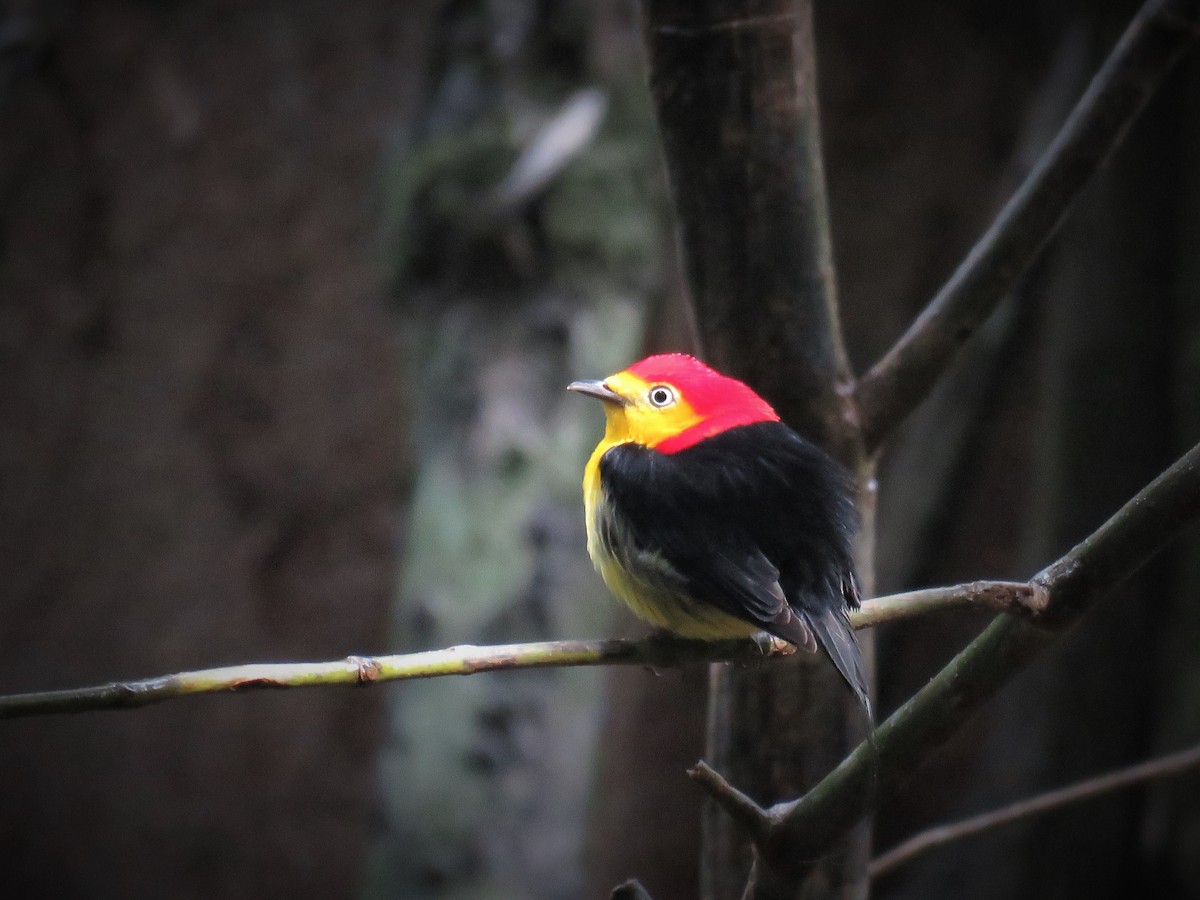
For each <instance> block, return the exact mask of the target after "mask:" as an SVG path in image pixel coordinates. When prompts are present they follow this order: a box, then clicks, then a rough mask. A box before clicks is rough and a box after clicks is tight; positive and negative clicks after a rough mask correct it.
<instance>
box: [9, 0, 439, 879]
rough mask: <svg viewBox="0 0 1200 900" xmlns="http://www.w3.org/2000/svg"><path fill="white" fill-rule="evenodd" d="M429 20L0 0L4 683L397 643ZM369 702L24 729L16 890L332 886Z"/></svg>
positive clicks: (369, 758) (363, 814) (237, 7)
mask: <svg viewBox="0 0 1200 900" xmlns="http://www.w3.org/2000/svg"><path fill="white" fill-rule="evenodd" d="M22 7H23V8H24V12H21V11H20V9H21V8H22ZM415 18H416V16H415V15H414V13H413V12H411V11H408V10H406V9H404V8H403V7H397V6H395V5H394V4H391V3H380V2H369V3H364V4H356V5H355V6H354V7H353V9H350V8H343V7H338V6H335V5H331V4H323V3H314V2H306V3H297V4H286V3H282V4H281V3H265V2H264V3H253V4H239V3H217V2H200V3H188V4H144V3H125V2H118V3H86V2H85V3H79V4H59V3H47V4H16V5H13V4H8V5H7V6H6V7H4V11H3V12H0V33H3V34H4V35H5V38H6V40H9V39H11V41H10V43H8V44H6V47H5V56H4V59H3V63H4V65H5V68H4V69H3V70H0V134H2V135H3V140H2V141H0V197H2V198H3V200H2V201H0V370H2V376H0V380H2V381H3V384H4V389H3V391H0V482H2V483H3V485H4V489H3V491H2V492H0V603H2V604H3V611H2V612H0V619H2V620H3V622H4V627H3V628H2V629H0V684H2V685H3V688H4V690H6V691H16V690H21V689H32V688H49V687H56V686H62V687H66V686H75V685H79V684H84V683H89V682H99V681H105V680H109V679H112V678H116V677H123V676H143V675H150V674H154V673H159V672H169V671H173V670H177V669H180V668H186V667H192V666H200V665H211V664H219V663H223V662H228V663H233V662H242V661H244V660H247V659H250V660H254V659H288V658H306V657H311V658H321V657H337V656H342V655H345V654H347V653H351V652H369V651H381V650H383V649H385V648H386V636H387V629H386V621H387V609H388V604H389V600H390V597H391V594H392V572H393V570H394V566H395V552H396V548H395V539H394V526H393V520H394V517H395V514H396V505H397V497H396V495H395V487H394V485H395V473H396V472H397V468H398V466H399V465H400V461H401V456H400V442H399V440H398V437H399V435H398V431H399V429H398V423H399V422H400V420H401V411H400V398H399V396H398V391H397V388H396V377H395V376H396V371H397V366H396V358H395V353H394V347H393V340H392V337H391V323H390V321H389V318H388V315H387V313H386V309H385V306H384V303H383V296H384V290H383V283H382V272H383V269H382V267H381V266H380V265H379V264H378V260H377V259H376V258H375V257H374V254H373V248H374V247H375V246H376V241H375V238H376V235H377V229H378V221H377V216H376V211H377V210H378V204H377V203H376V202H375V200H374V198H375V197H376V196H377V195H378V189H379V186H378V183H377V181H376V177H377V175H378V173H379V172H380V170H381V166H380V162H381V159H382V157H383V154H384V151H385V149H386V140H387V138H388V135H389V132H390V130H391V128H392V127H393V123H394V122H395V120H396V117H397V116H398V115H399V114H400V113H401V112H402V111H403V109H404V107H405V104H406V102H407V95H406V92H405V91H404V90H402V89H400V87H399V86H401V85H403V84H405V83H406V82H408V80H409V79H408V78H407V77H406V72H405V60H406V59H407V58H408V57H409V55H410V52H409V51H410V50H411V48H412V44H413V43H415V42H416V41H417V40H418V39H419V34H418V32H417V31H416V30H415V29H413V28H412V27H411V25H412V23H413V21H414V20H415ZM381 699H382V696H381V695H380V694H377V693H374V692H370V693H362V694H358V695H355V696H348V695H346V694H345V693H344V692H330V693H308V692H303V693H298V694H296V693H292V694H288V695H279V696H264V695H259V696H254V697H244V698H241V699H234V700H232V702H231V698H227V697H226V698H214V699H212V700H197V701H188V702H182V703H178V704H169V705H165V706H162V707H154V708H152V709H146V710H143V711H140V712H138V713H136V714H131V715H128V716H102V717H92V716H80V717H72V718H65V719H47V720H40V721H32V720H31V721H28V722H23V723H13V725H12V727H11V728H10V729H9V734H8V735H7V738H6V740H4V741H3V742H2V743H0V797H3V798H4V800H3V807H4V816H3V817H2V821H0V848H2V850H0V856H3V859H4V860H5V863H4V865H3V867H0V887H2V888H3V892H4V893H5V894H6V895H8V896H58V897H76V896H86V897H139V896H142V897H148V896H171V897H183V898H186V897H251V896H293V897H328V896H346V895H348V894H350V893H352V892H353V890H354V886H355V885H356V884H357V882H358V880H359V877H360V866H361V860H362V854H363V845H364V842H365V838H366V834H367V829H368V823H369V820H370V816H369V811H370V810H371V808H372V805H373V784H374V777H373V774H374V766H375V758H374V750H375V748H376V746H377V742H378V738H379V735H380V724H381V711H382V709H381V704H380V701H381Z"/></svg>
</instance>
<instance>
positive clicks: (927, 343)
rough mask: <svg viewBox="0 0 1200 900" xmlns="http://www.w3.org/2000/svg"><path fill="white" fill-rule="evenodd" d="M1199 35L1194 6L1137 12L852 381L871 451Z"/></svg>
mask: <svg viewBox="0 0 1200 900" xmlns="http://www.w3.org/2000/svg"><path fill="white" fill-rule="evenodd" d="M1197 34H1200V2H1197V0H1149V2H1148V3H1146V4H1145V6H1143V7H1142V9H1141V11H1140V12H1139V13H1138V14H1137V16H1136V17H1135V18H1134V20H1133V22H1132V23H1130V25H1129V28H1128V29H1126V31H1125V34H1124V35H1123V36H1122V37H1121V40H1120V41H1119V42H1118V43H1117V46H1116V47H1115V48H1114V49H1113V51H1112V53H1111V54H1110V56H1109V58H1108V59H1107V61H1106V62H1105V63H1104V65H1103V67H1101V69H1100V71H1099V72H1097V73H1096V76H1095V78H1093V79H1092V83H1091V84H1090V85H1089V86H1088V89H1087V91H1086V92H1084V95H1083V97H1081V98H1080V100H1079V103H1078V104H1077V105H1076V106H1075V109H1074V110H1072V112H1071V114H1070V116H1068V117H1067V121H1066V122H1065V123H1064V124H1063V127H1062V129H1061V130H1060V131H1059V133H1058V135H1057V136H1056V137H1055V138H1054V141H1053V142H1052V143H1051V145H1050V147H1049V149H1048V150H1047V151H1046V153H1045V154H1044V155H1043V157H1042V158H1041V159H1040V160H1039V161H1038V164H1037V165H1036V166H1035V167H1034V169H1033V171H1032V172H1031V173H1030V174H1029V177H1028V178H1027V179H1026V180H1025V183H1024V184H1022V185H1021V187H1020V188H1019V189H1018V190H1017V192H1016V193H1015V194H1014V195H1013V196H1012V199H1010V200H1009V201H1008V203H1007V204H1006V205H1005V206H1004V208H1003V209H1002V210H1001V211H1000V213H999V215H997V216H996V219H995V221H994V222H992V224H991V226H990V227H989V228H988V230H987V231H986V232H985V233H984V235H983V236H982V237H981V238H980V239H979V242H978V243H977V244H976V245H975V246H974V247H973V248H972V249H971V252H970V253H969V254H967V257H966V259H964V260H963V262H962V264H961V265H960V266H959V267H958V269H957V270H955V272H954V274H953V275H951V276H950V280H949V281H947V282H946V284H945V285H944V286H943V287H942V289H941V290H940V291H938V293H937V296H935V297H934V298H933V300H932V301H930V303H929V305H928V306H927V307H926V308H925V309H924V311H922V313H921V314H920V316H918V317H917V319H916V320H915V321H914V322H913V323H912V325H911V326H910V327H909V329H908V331H906V332H905V333H904V335H903V336H902V337H901V338H900V340H899V341H897V342H896V345H895V346H894V347H892V349H891V350H889V351H888V353H887V355H885V356H884V357H883V358H882V359H881V360H879V362H877V363H876V364H875V365H874V366H872V367H871V369H870V371H868V372H867V373H866V374H865V375H863V377H862V378H861V379H860V380H859V384H858V388H857V391H856V394H857V398H858V404H859V415H860V417H861V421H862V427H863V434H864V439H865V441H866V444H867V447H868V449H875V448H877V447H878V446H879V445H880V444H881V443H882V442H883V440H884V439H885V438H886V437H887V435H888V434H890V433H891V431H892V430H893V429H894V427H895V426H896V425H897V424H898V423H899V422H900V421H901V420H902V419H903V418H904V417H905V416H907V415H908V414H909V413H910V412H912V410H913V409H915V408H916V406H917V405H918V404H919V403H920V402H921V401H922V400H923V399H924V398H925V396H926V395H927V394H928V393H929V391H930V389H931V388H932V387H933V385H934V384H935V383H936V382H937V380H938V378H939V377H940V376H941V374H942V372H944V371H945V370H946V368H947V367H948V366H949V365H950V362H951V361H952V360H953V359H954V356H955V355H956V354H957V353H958V351H959V349H960V348H961V347H962V346H963V344H965V343H966V341H967V339H968V338H970V337H971V335H973V334H974V333H975V330H976V329H977V328H978V327H979V326H980V325H981V324H982V323H983V321H984V320H985V319H986V318H987V317H988V315H989V314H990V313H991V312H992V310H993V309H995V308H996V305H997V304H998V303H999V302H1000V300H1001V299H1003V297H1004V295H1005V293H1007V291H1008V290H1009V289H1010V288H1011V287H1012V285H1013V282H1015V281H1016V280H1017V278H1018V277H1020V275H1021V274H1022V273H1023V272H1024V271H1025V270H1026V268H1028V267H1029V265H1030V263H1032V262H1033V261H1034V260H1035V259H1036V258H1037V256H1038V254H1039V253H1040V252H1041V250H1042V248H1043V247H1044V246H1045V245H1046V242H1047V241H1049V240H1050V238H1051V237H1053V235H1054V233H1055V232H1056V231H1057V230H1058V227H1059V225H1061V224H1062V221H1063V219H1065V218H1066V215H1067V213H1068V212H1069V211H1070V209H1071V205H1072V204H1073V203H1074V202H1075V198H1076V197H1078V196H1079V194H1080V192H1081V191H1082V190H1083V188H1084V186H1085V185H1086V184H1087V182H1088V181H1089V180H1090V179H1091V177H1092V175H1093V174H1094V173H1095V172H1096V170H1097V169H1099V168H1100V166H1101V165H1102V164H1103V163H1104V161H1105V160H1106V159H1107V158H1108V156H1109V154H1110V153H1112V151H1113V149H1114V148H1115V147H1116V146H1117V145H1118V144H1119V143H1120V142H1121V138H1122V137H1124V135H1125V132H1126V131H1127V130H1128V128H1129V126H1130V124H1132V122H1133V120H1134V119H1135V118H1136V117H1137V115H1138V113H1140V112H1141V110H1142V108H1143V107H1144V106H1145V105H1146V103H1147V101H1148V100H1149V99H1150V98H1151V97H1152V96H1154V92H1155V91H1156V90H1157V89H1158V86H1159V84H1160V83H1161V82H1162V80H1163V78H1164V77H1165V76H1166V74H1167V73H1168V72H1169V71H1170V70H1171V69H1172V68H1173V67H1174V66H1175V64H1176V63H1177V62H1178V61H1179V60H1180V58H1182V56H1183V54H1184V52H1185V51H1187V50H1188V49H1189V48H1190V47H1191V45H1192V42H1193V40H1194V39H1195V38H1196V36H1197Z"/></svg>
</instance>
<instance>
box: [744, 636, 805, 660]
mask: <svg viewBox="0 0 1200 900" xmlns="http://www.w3.org/2000/svg"><path fill="white" fill-rule="evenodd" d="M753 640H754V643H756V644H757V645H758V649H759V651H760V652H761V653H762V655H763V656H791V655H792V654H793V653H795V652H796V645H795V644H793V643H792V642H791V641H785V640H784V639H783V638H777V637H775V635H773V634H768V633H767V632H765V631H760V632H759V633H758V634H756V635H754V638H753Z"/></svg>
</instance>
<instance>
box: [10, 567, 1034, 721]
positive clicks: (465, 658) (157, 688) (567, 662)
mask: <svg viewBox="0 0 1200 900" xmlns="http://www.w3.org/2000/svg"><path fill="white" fill-rule="evenodd" d="M1041 602H1042V598H1041V595H1040V592H1039V591H1037V590H1036V589H1035V588H1033V587H1031V586H1030V585H1026V584H1013V583H1009V582H1003V581H998V582H992V581H980V582H972V583H971V584H964V585H959V586H958V587H951V588H931V589H929V590H924V591H912V592H910V593H907V594H896V595H894V596H891V597H880V598H878V599H876V600H869V601H867V602H866V603H864V604H863V607H862V609H860V610H858V611H857V612H855V613H854V614H853V616H852V620H853V622H854V626H855V627H856V628H864V627H867V626H871V625H878V624H880V623H881V622H892V621H897V620H899V619H903V618H908V617H911V616H916V615H922V614H924V613H928V612H931V611H933V610H935V609H947V608H952V607H960V606H982V607H986V608H990V609H1007V610H1011V611H1014V612H1019V613H1021V612H1023V613H1026V614H1029V615H1036V614H1037V612H1038V610H1039V609H1040V606H1041ZM792 652H793V648H792V647H791V646H790V645H788V644H785V643H783V642H781V641H772V642H771V643H767V644H760V643H758V642H756V641H752V640H730V641H687V640H682V639H674V638H663V637H651V638H645V639H642V640H610V641H545V642H542V643H530V644H507V645H501V646H491V647H475V646H471V645H464V646H459V647H450V648H448V649H445V650H427V651H424V652H421V653H404V654H398V655H393V656H349V657H347V658H346V659H341V660H336V661H334V662H308V663H253V664H249V665H240V666H224V667H221V668H217V669H200V670H197V671H194V672H179V673H176V674H174V675H161V676H158V677H156V678H145V679H141V680H138V681H116V682H112V683H111V684H102V685H97V686H94V687H84V688H76V689H70V690H61V691H43V692H39V693H31V694H12V695H8V696H0V719H11V718H17V717H20V716H36V715H49V714H52V713H72V712H85V711H87V710H96V709H130V708H132V707H137V706H147V705H149V704H151V703H159V702H161V701H163V700H171V699H173V698H176V697H191V696H195V695H197V694H220V693H236V692H241V691H253V690H268V689H276V690H278V689H286V688H301V687H320V686H329V685H346V684H349V685H367V684H373V683H375V682H378V681H406V680H410V679H415V678H438V677H441V676H443V675H474V674H475V673H476V672H494V671H498V670H501V669H537V668H547V667H551V666H556V667H566V666H605V665H635V666H652V667H654V668H669V667H673V666H680V665H683V664H684V663H689V662H721V661H725V662H743V663H746V662H758V661H761V660H762V659H763V658H764V656H786V655H788V654H790V653H792Z"/></svg>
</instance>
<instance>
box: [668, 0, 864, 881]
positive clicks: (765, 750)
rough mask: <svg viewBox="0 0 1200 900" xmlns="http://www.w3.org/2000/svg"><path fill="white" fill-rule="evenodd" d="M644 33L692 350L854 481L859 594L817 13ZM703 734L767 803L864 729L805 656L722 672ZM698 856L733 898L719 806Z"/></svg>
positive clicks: (853, 853) (751, 8)
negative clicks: (766, 404)
mask: <svg viewBox="0 0 1200 900" xmlns="http://www.w3.org/2000/svg"><path fill="white" fill-rule="evenodd" d="M645 34H646V41H647V47H648V55H649V65H650V88H651V95H652V99H653V101H654V104H655V108H656V113H657V116H658V121H659V129H660V134H661V138H662V143H663V149H664V154H665V157H666V165H667V172H668V179H669V182H670V187H671V193H672V198H673V200H674V203H675V208H676V212H677V217H678V222H679V230H680V236H681V242H682V255H683V262H684V270H685V273H686V275H687V281H688V287H689V290H690V293H691V298H692V302H693V304H694V306H695V309H696V320H697V324H698V328H699V333H700V344H701V350H702V354H703V355H704V356H705V358H706V359H707V360H708V361H709V362H711V363H712V364H713V365H715V366H717V367H718V368H720V369H723V370H724V371H727V372H729V373H731V374H733V375H735V376H737V377H739V378H742V379H743V380H745V381H747V382H748V383H750V384H751V385H752V386H754V387H755V388H756V389H757V390H758V391H759V392H760V393H762V394H763V395H764V396H765V397H766V398H767V399H768V400H770V401H771V402H772V403H773V404H774V405H775V407H776V408H777V409H778V410H779V411H780V414H781V415H782V416H783V418H784V419H785V420H787V421H788V422H789V423H790V424H792V425H793V426H794V427H796V428H798V429H799V430H800V431H802V432H803V433H805V434H807V435H808V436H809V437H811V438H813V439H814V440H816V441H818V442H819V443H821V444H823V445H824V446H826V447H827V448H829V449H830V450H831V451H832V452H833V453H834V454H835V455H837V456H838V457H840V458H841V459H842V460H843V461H844V462H845V463H847V464H848V465H849V466H850V467H851V468H852V469H854V470H856V471H857V472H858V473H859V474H860V477H861V481H862V484H863V485H864V499H865V501H866V502H864V503H863V504H862V508H863V513H864V527H863V534H862V537H863V541H862V548H863V552H862V553H860V557H859V567H860V571H859V574H860V578H861V579H862V580H863V583H864V586H865V588H866V590H867V591H870V589H871V585H872V583H873V578H872V574H871V571H872V570H871V562H870V555H871V554H870V537H871V534H872V513H873V502H872V498H871V497H870V494H869V493H868V492H867V491H866V486H867V485H869V484H872V483H873V482H872V478H871V467H870V466H869V465H868V464H867V462H866V461H865V459H864V457H863V453H862V446H861V441H860V435H859V434H858V432H857V430H856V427H855V425H854V422H853V417H852V416H851V415H850V414H849V410H848V409H847V407H846V400H845V398H846V396H847V393H846V390H845V388H846V387H847V386H848V384H849V383H850V373H849V365H848V363H847V360H846V355H845V351H844V348H843V346H842V342H841V335H840V332H839V323H838V318H837V306H836V296H835V290H834V278H833V261H832V250H831V246H830V237H829V223H828V214H827V209H826V200H825V183H824V171H823V165H822V160H821V150H820V130H819V126H818V115H817V99H816V83H815V82H816V61H815V56H814V47H813V37H812V9H811V6H810V5H809V4H808V3H803V2H795V3H794V2H791V0H773V2H766V3H740V2H708V3H693V2H690V0H687V2H684V0H653V2H649V3H647V5H646V7H645ZM708 734H709V736H708V753H707V756H708V759H709V762H710V763H711V764H712V765H714V766H715V767H716V768H717V769H718V770H719V771H721V772H722V774H724V775H725V776H726V777H728V778H729V779H730V780H731V781H732V782H733V783H734V784H737V785H738V786H740V787H741V788H742V789H743V790H745V791H746V792H747V793H749V794H750V795H751V796H752V797H754V798H755V799H757V800H759V801H760V802H766V803H773V802H776V801H779V800H784V799H790V798H792V797H795V796H798V795H799V794H801V793H802V792H803V791H804V789H805V788H807V787H809V786H810V785H811V784H813V783H814V782H815V781H816V779H818V778H819V777H820V776H822V775H824V774H825V773H826V772H827V771H829V770H830V769H831V768H832V767H833V765H835V764H836V763H837V761H838V760H840V759H841V757H842V756H843V755H844V754H845V752H846V751H847V750H848V749H849V748H850V747H851V746H853V744H854V743H855V742H856V741H857V739H859V738H860V737H861V734H862V731H861V722H860V721H859V713H858V710H857V707H856V705H855V702H854V700H853V698H852V697H851V696H850V695H849V694H848V693H847V692H846V690H845V689H844V687H843V685H842V683H841V680H840V677H839V676H838V674H837V672H836V670H834V669H833V668H832V667H831V666H829V665H828V664H827V663H825V661H824V660H823V659H818V658H815V657H808V656H807V655H805V654H800V655H798V656H797V657H795V658H794V659H792V660H789V661H788V662H787V663H785V664H781V665H775V666H771V667H769V668H763V669H761V670H759V669H751V670H733V669H729V668H727V667H724V666H719V667H715V668H714V671H713V674H712V679H711V690H710V697H709V733H708ZM867 834H868V832H867V829H866V828H863V829H860V830H859V831H858V832H857V834H856V836H855V838H854V839H852V840H851V841H850V842H849V843H848V845H847V846H846V848H845V849H844V851H843V852H842V853H840V854H838V855H837V857H836V858H835V859H831V860H830V861H826V862H824V863H822V864H821V865H820V866H818V867H817V871H815V873H814V874H813V875H812V876H811V879H810V888H814V889H817V890H820V891H821V892H822V893H826V894H831V893H835V894H838V895H841V896H847V897H850V896H861V895H864V894H865V893H866V879H865V871H864V866H865V862H866V858H867V854H868V850H869V842H868V839H867ZM705 845H706V846H705V850H704V853H703V859H704V863H703V865H704V868H703V870H702V887H703V891H704V895H705V896H706V897H709V898H713V900H718V898H726V897H733V896H737V895H739V894H740V892H741V890H742V887H743V886H744V884H745V882H746V877H747V873H748V870H749V866H750V856H749V848H748V844H747V842H746V839H745V837H744V836H743V835H741V834H740V833H738V832H737V831H736V830H735V828H734V825H733V823H731V822H730V821H729V820H728V819H727V818H725V817H724V816H723V815H721V814H720V813H719V812H717V810H715V808H714V809H710V810H709V811H708V812H707V813H706V817H705Z"/></svg>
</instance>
